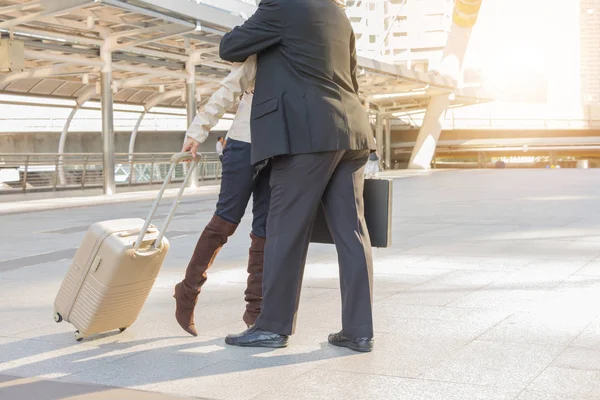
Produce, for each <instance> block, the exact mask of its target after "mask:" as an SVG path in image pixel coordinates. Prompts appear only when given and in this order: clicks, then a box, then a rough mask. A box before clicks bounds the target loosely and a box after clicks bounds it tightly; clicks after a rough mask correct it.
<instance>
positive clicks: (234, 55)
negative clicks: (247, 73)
mask: <svg viewBox="0 0 600 400" xmlns="http://www.w3.org/2000/svg"><path fill="white" fill-rule="evenodd" d="M281 1H282V0H262V1H261V2H260V4H259V5H258V9H257V10H256V12H255V13H254V15H252V16H251V17H250V18H249V19H248V20H247V21H246V22H244V24H243V25H242V26H238V27H236V28H234V29H233V30H232V31H231V32H229V33H227V34H226V35H225V36H223V39H222V40H221V45H220V47H219V55H220V56H221V58H222V59H223V60H226V61H231V62H243V61H245V60H246V59H247V58H248V57H249V56H251V55H253V54H258V53H260V52H261V51H264V50H266V49H268V48H269V47H271V46H273V45H276V44H277V43H279V41H280V40H281V36H282V32H283V26H284V22H283V16H282V11H281Z"/></svg>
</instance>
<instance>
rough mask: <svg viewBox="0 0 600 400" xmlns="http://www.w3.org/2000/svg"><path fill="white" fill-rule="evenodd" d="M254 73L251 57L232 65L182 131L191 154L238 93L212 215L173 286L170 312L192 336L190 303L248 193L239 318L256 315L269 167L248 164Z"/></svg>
mask: <svg viewBox="0 0 600 400" xmlns="http://www.w3.org/2000/svg"><path fill="white" fill-rule="evenodd" d="M255 76H256V57H255V56H253V57H250V58H248V60H246V62H244V63H243V64H236V65H234V66H233V69H232V70H231V73H230V74H229V75H228V76H227V77H226V78H225V79H224V80H223V81H222V82H221V87H220V88H219V89H218V90H217V91H216V92H215V93H214V94H213V95H212V96H211V98H210V99H209V101H208V103H207V105H206V107H205V109H204V111H203V112H202V113H199V114H198V115H197V116H196V118H194V121H193V122H192V125H191V126H190V127H189V129H188V131H187V133H186V136H187V138H186V141H185V144H184V146H183V151H185V152H187V151H191V153H192V155H193V156H194V157H195V156H196V152H197V150H198V146H199V145H200V144H201V143H202V142H204V141H205V140H206V138H207V137H208V134H209V132H210V130H211V129H212V128H213V127H214V126H215V125H216V124H217V122H218V121H219V119H220V118H221V117H222V116H223V114H225V112H226V111H228V110H231V109H232V108H233V107H234V105H235V103H236V100H237V99H238V98H239V97H240V96H241V99H240V103H239V106H238V112H237V114H236V116H235V118H234V120H233V124H232V126H231V128H230V130H229V132H228V134H227V146H225V148H224V151H223V158H222V162H223V177H222V180H221V190H220V193H219V199H218V202H217V209H216V211H215V214H214V216H213V217H212V219H211V220H210V222H209V223H208V225H207V226H206V227H205V228H204V231H203V232H202V234H201V235H200V239H199V240H198V244H197V245H196V249H195V250H194V254H193V255H192V259H191V260H190V263H189V265H188V267H187V270H186V273H185V279H184V280H183V281H181V282H180V283H178V284H177V285H176V286H175V295H174V296H173V297H175V300H176V303H177V308H176V311H175V317H176V318H177V322H178V323H179V325H180V326H181V327H182V328H183V329H184V330H185V331H186V332H188V333H189V334H191V335H193V336H197V335H198V332H197V330H196V326H195V323H194V308H195V306H196V303H197V300H198V295H199V294H200V291H201V289H202V285H204V283H205V282H206V278H207V276H206V272H207V270H208V269H209V268H210V266H211V265H212V263H213V262H214V259H215V257H216V256H217V254H218V252H219V250H221V248H222V247H223V245H224V244H225V243H227V239H228V238H229V237H230V236H231V235H233V233H234V232H235V230H236V228H237V226H238V224H239V223H240V221H241V219H242V217H243V216H244V212H245V210H246V206H247V205H248V201H249V200H250V196H251V195H252V196H253V208H252V213H253V217H254V218H253V221H252V232H251V233H250V238H251V245H250V252H249V259H248V281H247V286H246V291H245V299H246V311H245V312H244V316H243V320H244V322H245V323H246V324H247V325H248V326H251V325H253V324H254V321H255V320H256V318H257V317H258V314H260V303H261V301H262V269H263V252H264V246H265V237H266V232H265V227H266V222H267V213H268V210H269V198H270V189H269V168H268V167H264V168H262V169H259V168H258V167H254V166H252V165H251V163H250V111H251V108H252V95H253V90H252V89H251V88H252V87H253V85H254V79H255Z"/></svg>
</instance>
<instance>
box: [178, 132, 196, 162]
mask: <svg viewBox="0 0 600 400" xmlns="http://www.w3.org/2000/svg"><path fill="white" fill-rule="evenodd" d="M198 146H200V142H199V141H197V140H196V139H193V138H191V137H187V138H186V139H185V143H184V144H183V148H182V149H181V151H182V152H184V153H187V152H188V151H189V152H191V153H192V157H194V158H196V152H197V151H198Z"/></svg>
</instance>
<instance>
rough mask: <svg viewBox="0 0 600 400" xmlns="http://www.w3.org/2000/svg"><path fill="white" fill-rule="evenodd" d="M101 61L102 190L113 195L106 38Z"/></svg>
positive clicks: (109, 59)
mask: <svg viewBox="0 0 600 400" xmlns="http://www.w3.org/2000/svg"><path fill="white" fill-rule="evenodd" d="M100 57H101V58H102V61H103V63H104V64H103V66H102V72H101V76H100V95H101V98H102V100H101V103H102V170H103V173H102V175H103V182H102V183H103V191H104V194H105V195H109V196H110V195H113V194H114V193H115V191H116V184H115V131H114V124H113V93H112V53H111V42H110V40H109V39H107V40H106V41H105V42H104V44H103V45H102V47H101V48H100Z"/></svg>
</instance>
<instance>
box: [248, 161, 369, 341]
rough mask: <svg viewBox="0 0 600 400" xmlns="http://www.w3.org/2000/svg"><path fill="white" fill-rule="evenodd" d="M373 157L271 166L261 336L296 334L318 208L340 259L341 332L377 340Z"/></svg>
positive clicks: (260, 319)
mask: <svg viewBox="0 0 600 400" xmlns="http://www.w3.org/2000/svg"><path fill="white" fill-rule="evenodd" d="M369 154H370V151H369V150H341V151H333V152H323V153H312V154H299V155H284V156H277V157H274V158H273V159H272V160H271V178H270V184H271V202H270V207H269V215H268V217H267V241H266V246H265V260H264V271H263V303H262V309H261V314H260V316H259V317H258V319H257V321H256V326H257V327H259V328H260V329H263V330H266V331H270V332H275V333H279V334H282V335H291V334H293V333H294V330H295V324H296V316H297V311H298V303H299V299H300V290H301V286H302V277H303V274H304V266H305V264H306V256H307V253H308V245H309V243H310V237H311V232H312V227H313V224H314V220H315V217H316V214H317V210H318V207H319V204H320V203H322V204H323V209H324V211H325V218H326V220H327V224H328V226H329V230H330V232H331V234H332V237H333V240H334V242H335V246H336V249H337V252H338V262H339V269H340V288H341V295H342V331H343V333H344V335H345V336H347V337H351V338H362V337H373V316H372V301H373V295H372V293H373V290H372V289H373V259H372V254H371V241H370V238H369V232H368V230H367V225H366V223H365V218H364V203H363V189H364V168H365V164H366V162H367V160H368V157H369Z"/></svg>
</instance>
